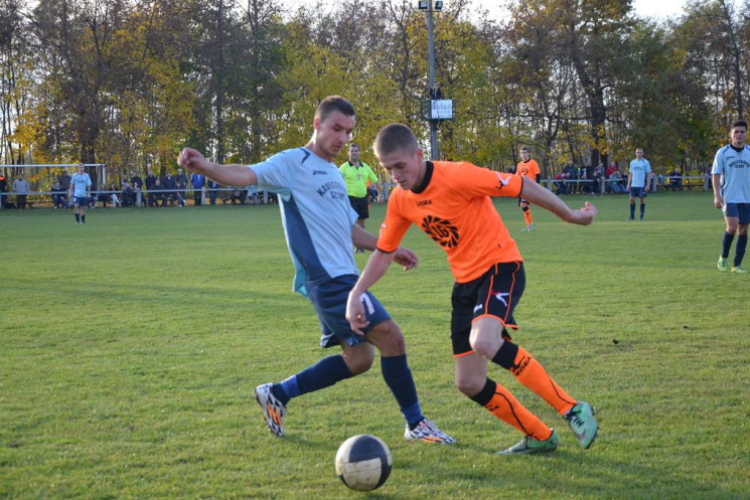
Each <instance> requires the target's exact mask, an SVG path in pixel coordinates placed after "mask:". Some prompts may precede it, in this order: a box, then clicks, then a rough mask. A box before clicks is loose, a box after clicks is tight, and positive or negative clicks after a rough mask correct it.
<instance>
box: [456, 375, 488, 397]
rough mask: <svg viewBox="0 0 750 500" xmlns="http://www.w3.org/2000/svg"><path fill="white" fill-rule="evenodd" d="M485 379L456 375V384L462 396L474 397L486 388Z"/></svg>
mask: <svg viewBox="0 0 750 500" xmlns="http://www.w3.org/2000/svg"><path fill="white" fill-rule="evenodd" d="M484 382H485V379H484V378H481V377H472V376H468V375H459V374H458V373H457V374H456V379H455V384H456V388H457V389H458V390H459V391H460V392H461V394H463V395H465V396H468V397H472V396H476V395H477V394H479V391H481V390H482V388H483V387H484Z"/></svg>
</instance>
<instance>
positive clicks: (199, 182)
mask: <svg viewBox="0 0 750 500" xmlns="http://www.w3.org/2000/svg"><path fill="white" fill-rule="evenodd" d="M190 184H192V185H193V201H194V202H195V206H196V207H197V206H200V205H201V198H202V197H203V186H204V185H205V184H206V177H205V176H203V175H201V174H193V175H191V176H190Z"/></svg>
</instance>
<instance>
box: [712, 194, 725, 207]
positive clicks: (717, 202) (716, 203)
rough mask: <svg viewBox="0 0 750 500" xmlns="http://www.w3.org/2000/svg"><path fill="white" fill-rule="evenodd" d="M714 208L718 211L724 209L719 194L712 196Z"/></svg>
mask: <svg viewBox="0 0 750 500" xmlns="http://www.w3.org/2000/svg"><path fill="white" fill-rule="evenodd" d="M714 206H715V207H716V208H718V209H722V208H724V197H723V196H721V195H720V194H717V195H716V196H714Z"/></svg>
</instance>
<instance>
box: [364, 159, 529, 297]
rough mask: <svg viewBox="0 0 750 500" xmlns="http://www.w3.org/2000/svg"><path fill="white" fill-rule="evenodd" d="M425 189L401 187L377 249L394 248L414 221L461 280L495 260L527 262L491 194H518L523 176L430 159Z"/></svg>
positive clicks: (479, 272) (469, 278)
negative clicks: (415, 189)
mask: <svg viewBox="0 0 750 500" xmlns="http://www.w3.org/2000/svg"><path fill="white" fill-rule="evenodd" d="M422 187H423V188H424V189H423V190H422V191H421V192H418V193H417V192H414V191H411V190H407V191H405V190H403V189H401V188H400V187H396V188H395V189H394V190H393V193H392V194H391V197H390V200H389V201H388V213H387V214H386V216H385V222H383V225H382V226H380V238H379V239H378V250H380V251H382V252H388V253H390V252H393V251H395V250H396V249H397V248H398V245H399V244H400V243H401V239H402V238H403V237H404V235H405V234H406V231H407V230H408V229H409V227H410V226H411V224H412V223H414V224H417V225H418V226H419V227H420V228H421V229H422V230H423V231H424V232H425V233H427V235H428V236H429V237H430V238H432V239H433V240H435V241H436V242H437V243H438V244H439V245H440V246H441V247H442V248H443V250H445V253H447V254H448V263H449V264H450V266H451V272H452V273H453V276H454V277H455V279H456V281H457V282H458V283H467V282H469V281H472V280H475V279H477V278H478V277H480V276H481V275H482V274H484V273H485V272H487V270H488V269H489V268H490V266H492V265H493V264H495V263H498V262H522V261H523V258H522V257H521V254H520V252H519V251H518V247H517V246H516V242H515V241H514V240H513V238H511V237H510V234H509V233H508V229H507V228H506V227H505V224H503V220H502V219H501V218H500V214H498V213H497V210H495V207H494V205H493V204H492V200H491V199H490V196H507V197H511V198H513V197H517V196H520V195H521V191H522V189H523V179H521V177H518V176H515V175H511V174H503V173H499V172H493V171H492V170H487V169H485V168H480V167H477V166H475V165H472V164H471V163H466V162H461V163H455V162H447V161H436V162H427V170H426V172H425V179H424V181H423V186H422Z"/></svg>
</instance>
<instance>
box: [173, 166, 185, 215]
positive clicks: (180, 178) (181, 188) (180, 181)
mask: <svg viewBox="0 0 750 500" xmlns="http://www.w3.org/2000/svg"><path fill="white" fill-rule="evenodd" d="M174 180H175V182H177V189H178V191H177V195H178V197H177V200H178V201H179V200H180V198H182V204H181V205H180V206H183V205H185V196H186V195H187V193H186V190H187V186H188V178H187V175H185V172H183V171H182V169H181V168H178V169H177V175H176V176H175V178H174Z"/></svg>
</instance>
